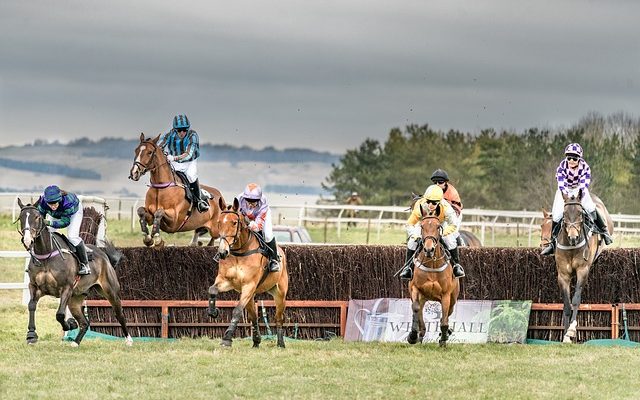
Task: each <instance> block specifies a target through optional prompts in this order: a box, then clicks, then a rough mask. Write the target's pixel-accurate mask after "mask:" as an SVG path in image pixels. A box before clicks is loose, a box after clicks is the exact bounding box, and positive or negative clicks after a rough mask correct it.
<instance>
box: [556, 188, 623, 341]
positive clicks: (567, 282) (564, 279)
mask: <svg viewBox="0 0 640 400" xmlns="http://www.w3.org/2000/svg"><path fill="white" fill-rule="evenodd" d="M591 197H592V199H593V202H594V203H595V204H596V208H597V211H598V212H600V213H602V215H603V216H604V218H606V220H607V228H608V230H609V234H612V233H613V222H612V220H611V216H610V215H609V212H608V211H607V208H606V207H605V205H604V203H603V202H602V200H600V199H599V198H598V197H597V196H595V195H593V194H592V195H591ZM563 198H564V211H563V215H562V224H561V227H560V232H559V233H558V238H557V243H556V250H555V261H556V269H557V271H558V285H559V286H560V290H561V291H562V298H563V301H564V307H563V314H562V323H563V326H564V336H563V339H562V341H563V343H571V342H572V341H573V340H575V339H576V334H577V326H578V321H577V316H578V308H580V302H581V297H582V288H583V286H584V284H585V283H586V282H587V278H588V276H589V270H590V268H591V265H592V264H593V263H594V261H595V260H596V258H597V257H598V255H600V252H601V251H602V248H603V247H604V246H602V241H603V239H602V238H601V237H600V235H599V234H594V233H593V232H591V230H590V229H589V228H588V227H587V226H586V225H585V224H584V222H585V221H584V216H585V215H586V213H585V211H584V209H583V208H582V205H581V204H580V200H581V198H582V192H581V191H580V192H579V194H578V196H577V197H574V196H571V197H569V196H567V195H565V194H563ZM544 224H545V223H544V222H543V225H544ZM549 229H550V228H549ZM574 273H575V275H576V285H575V290H574V294H573V299H572V298H571V277H572V275H573V274H574Z"/></svg>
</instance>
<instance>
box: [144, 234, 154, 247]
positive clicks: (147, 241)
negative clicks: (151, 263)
mask: <svg viewBox="0 0 640 400" xmlns="http://www.w3.org/2000/svg"><path fill="white" fill-rule="evenodd" d="M142 243H144V245H145V246H147V247H151V246H153V239H151V236H149V235H147V236H145V237H144V239H142Z"/></svg>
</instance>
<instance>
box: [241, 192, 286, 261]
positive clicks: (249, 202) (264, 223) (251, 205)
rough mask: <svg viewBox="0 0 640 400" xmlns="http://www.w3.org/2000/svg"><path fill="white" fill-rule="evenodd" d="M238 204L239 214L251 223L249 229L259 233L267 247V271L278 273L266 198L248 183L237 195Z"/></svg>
mask: <svg viewBox="0 0 640 400" xmlns="http://www.w3.org/2000/svg"><path fill="white" fill-rule="evenodd" d="M238 202H239V203H240V208H239V211H240V213H242V215H244V216H245V217H247V218H248V219H249V220H250V221H251V222H249V229H251V230H252V231H254V232H258V233H261V234H262V237H263V239H264V242H265V244H266V245H267V246H268V247H269V253H270V256H269V271H270V272H277V271H279V270H280V263H279V262H278V261H279V257H278V247H277V245H276V238H275V237H274V236H273V225H272V222H271V208H270V207H269V204H267V198H266V197H265V196H264V194H263V193H262V189H261V188H260V186H259V185H258V184H255V183H249V184H248V185H247V186H246V187H245V188H244V191H243V192H242V193H240V194H239V195H238Z"/></svg>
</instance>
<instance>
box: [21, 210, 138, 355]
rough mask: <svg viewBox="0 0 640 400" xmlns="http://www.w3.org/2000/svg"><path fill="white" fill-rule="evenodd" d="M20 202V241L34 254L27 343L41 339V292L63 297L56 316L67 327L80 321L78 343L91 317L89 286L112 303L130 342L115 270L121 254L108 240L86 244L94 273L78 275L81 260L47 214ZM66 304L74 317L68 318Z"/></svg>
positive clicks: (30, 265) (70, 328)
mask: <svg viewBox="0 0 640 400" xmlns="http://www.w3.org/2000/svg"><path fill="white" fill-rule="evenodd" d="M18 205H20V217H19V218H18V221H20V228H19V233H20V236H21V241H22V244H23V246H24V247H25V248H26V249H27V251H28V252H29V253H30V254H31V262H30V263H29V267H28V273H29V292H30V293H31V300H29V331H28V333H27V343H30V344H32V343H36V342H37V341H38V334H37V333H36V323H35V312H36V307H37V305H38V300H40V298H41V297H42V296H45V295H49V296H54V297H57V298H59V299H60V306H59V307H58V310H57V311H56V319H57V320H58V322H59V323H60V325H61V326H62V329H63V330H64V331H69V330H72V329H75V328H77V327H78V323H79V324H80V331H79V332H78V335H77V336H76V338H75V340H74V341H73V342H72V345H76V346H77V345H79V344H80V342H81V341H82V338H83V337H84V335H85V334H86V332H87V329H88V328H89V320H88V319H87V318H86V317H85V315H84V313H83V312H82V302H83V301H84V299H85V298H86V297H87V294H88V293H89V290H90V289H91V288H96V289H97V290H98V293H100V294H101V295H102V296H103V297H105V298H106V299H107V300H108V301H109V303H111V306H112V307H113V310H114V312H115V315H116V319H117V320H118V322H119V323H120V326H121V327H122V332H123V334H124V336H125V340H126V344H127V345H129V346H130V345H131V344H132V343H133V341H132V339H131V336H130V335H129V331H128V330H127V323H126V321H125V319H124V314H123V313H122V305H121V303H120V283H119V282H118V277H117V276H116V271H115V270H114V266H115V265H117V263H118V261H119V260H120V257H121V256H122V255H121V254H120V253H119V252H118V251H117V250H116V249H115V247H113V245H112V244H111V243H108V242H107V245H106V247H105V248H104V249H102V248H99V247H96V246H94V245H86V246H87V249H88V250H91V251H92V252H93V260H92V261H90V262H89V266H90V267H91V274H89V275H83V276H79V275H76V271H77V270H78V264H77V262H78V261H77V259H76V257H75V256H74V254H72V253H71V251H70V246H69V245H68V244H67V243H66V242H65V240H64V239H63V238H62V236H60V235H58V234H53V233H51V232H50V231H49V229H48V228H47V226H46V225H45V223H44V217H42V216H41V215H40V212H38V210H37V208H36V207H34V206H33V205H31V204H27V205H24V204H23V203H22V201H21V200H20V199H18ZM18 221H16V222H18ZM67 307H69V311H71V315H73V318H69V319H68V320H65V310H66V308H67Z"/></svg>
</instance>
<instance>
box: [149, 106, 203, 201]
mask: <svg viewBox="0 0 640 400" xmlns="http://www.w3.org/2000/svg"><path fill="white" fill-rule="evenodd" d="M190 126H191V125H190V123H189V118H187V116H186V115H176V116H175V117H173V129H172V130H170V131H169V132H167V133H165V134H163V135H162V136H161V137H160V140H159V141H158V146H160V147H161V148H164V150H165V152H166V153H167V160H168V161H169V162H170V163H171V166H172V167H173V169H174V170H176V171H180V172H184V173H185V175H186V176H187V179H188V180H189V189H190V190H191V193H193V196H194V197H195V199H194V201H195V203H196V206H197V208H198V211H200V212H206V211H207V210H208V209H209V202H208V201H207V200H206V199H203V198H202V194H201V193H200V186H199V184H198V164H197V158H198V157H199V156H200V143H199V138H198V133H197V132H196V131H194V130H193V129H189V128H190Z"/></svg>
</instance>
